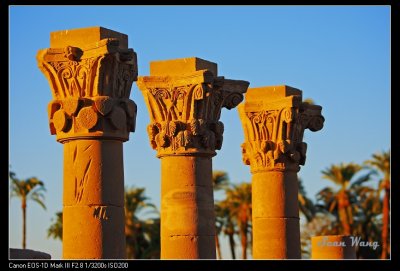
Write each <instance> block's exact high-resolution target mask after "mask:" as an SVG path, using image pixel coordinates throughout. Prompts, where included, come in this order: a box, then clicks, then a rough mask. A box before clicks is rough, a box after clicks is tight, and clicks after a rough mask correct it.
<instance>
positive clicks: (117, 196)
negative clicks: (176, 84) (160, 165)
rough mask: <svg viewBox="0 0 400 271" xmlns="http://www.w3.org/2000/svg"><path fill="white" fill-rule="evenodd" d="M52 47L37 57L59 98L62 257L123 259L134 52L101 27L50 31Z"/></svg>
mask: <svg viewBox="0 0 400 271" xmlns="http://www.w3.org/2000/svg"><path fill="white" fill-rule="evenodd" d="M50 46H51V48H48V49H42V50H39V52H38V54H37V56H36V58H37V61H38V66H39V69H40V70H41V71H42V72H43V74H44V75H45V76H46V78H47V79H48V82H49V84H50V89H51V91H52V96H53V100H52V101H51V102H50V103H49V105H48V116H49V128H50V133H51V134H52V135H56V138H57V141H58V142H60V143H62V144H64V193H63V258H64V259H123V258H125V257H126V253H125V228H124V226H125V218H124V216H125V213H124V168H123V159H122V158H123V157H122V143H123V142H125V141H127V140H128V139H129V133H130V132H133V131H134V130H135V119H136V112H137V110H136V104H135V103H134V102H133V101H131V100H129V95H130V91H131V86H132V83H133V81H135V80H136V78H137V64H136V53H135V52H134V51H133V50H132V49H129V48H128V37H127V36H126V35H125V34H122V33H119V32H115V31H112V30H109V29H106V28H103V27H90V28H80V29H70V30H62V31H57V32H52V33H51V35H50Z"/></svg>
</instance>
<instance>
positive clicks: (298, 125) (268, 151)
mask: <svg viewBox="0 0 400 271" xmlns="http://www.w3.org/2000/svg"><path fill="white" fill-rule="evenodd" d="M238 109H239V110H238V111H239V115H240V119H241V121H242V126H243V130H244V138H245V142H244V143H243V144H242V154H243V162H244V163H245V164H246V165H250V170H251V173H252V207H253V211H252V213H253V214H252V215H253V258H254V259H299V258H301V248H300V226H299V207H298V199H297V198H298V196H297V193H298V183H297V182H298V180H297V172H298V171H299V170H300V167H299V165H304V163H305V160H306V150H307V144H306V143H305V142H303V133H304V130H305V129H307V128H308V129H310V130H311V131H318V130H320V129H322V127H323V123H324V118H323V116H322V115H321V110H322V107H321V106H318V105H311V104H309V103H306V102H302V92H301V91H300V90H298V89H295V88H292V87H288V86H270V87H260V88H250V89H249V90H248V92H247V93H246V96H245V103H243V104H241V105H240V106H239V107H238Z"/></svg>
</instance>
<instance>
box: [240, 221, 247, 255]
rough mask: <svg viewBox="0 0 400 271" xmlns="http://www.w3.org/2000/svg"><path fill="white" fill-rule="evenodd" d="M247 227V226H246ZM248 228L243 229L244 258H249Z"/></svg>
mask: <svg viewBox="0 0 400 271" xmlns="http://www.w3.org/2000/svg"><path fill="white" fill-rule="evenodd" d="M246 228H247V226H246ZM246 228H244V229H242V231H241V232H242V239H241V241H242V259H244V260H245V259H247V230H246Z"/></svg>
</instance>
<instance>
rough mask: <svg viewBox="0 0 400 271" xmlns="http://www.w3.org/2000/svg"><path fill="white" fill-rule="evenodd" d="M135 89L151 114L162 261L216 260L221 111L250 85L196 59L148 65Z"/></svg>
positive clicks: (233, 104)
mask: <svg viewBox="0 0 400 271" xmlns="http://www.w3.org/2000/svg"><path fill="white" fill-rule="evenodd" d="M137 84H138V86H139V89H140V90H141V92H142V94H143V97H144V99H145V102H146V105H147V109H148V111H149V114H150V124H149V125H148V134H149V139H150V145H151V147H152V148H153V149H154V150H156V151H157V157H158V158H160V160H161V258H162V259H215V258H216V249H215V214H214V197H213V185H212V157H213V156H215V155H216V152H215V150H219V149H221V147H222V139H223V131H224V125H223V123H222V122H220V121H219V118H220V114H221V109H222V107H226V108H228V109H231V108H234V107H236V106H237V105H238V104H239V103H240V102H241V101H242V100H243V93H244V92H246V90H247V87H248V85H249V83H248V82H246V81H237V80H228V79H225V78H224V77H221V76H218V75H217V64H215V63H212V62H209V61H206V60H202V59H200V58H183V59H175V60H167V61H155V62H151V63H150V76H143V77H139V78H138V81H137Z"/></svg>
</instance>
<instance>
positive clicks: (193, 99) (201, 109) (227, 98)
mask: <svg viewBox="0 0 400 271" xmlns="http://www.w3.org/2000/svg"><path fill="white" fill-rule="evenodd" d="M184 60H185V61H187V62H188V63H190V65H189V64H187V63H186V62H185V61H184ZM184 60H182V59H178V60H168V61H161V62H160V63H159V62H152V67H153V69H152V70H156V75H153V74H151V75H150V76H143V77H139V78H138V82H137V84H138V86H139V89H140V90H141V91H142V94H143V96H144V99H145V102H146V105H147V108H148V111H149V114H150V121H151V122H150V124H149V125H148V129H147V132H148V134H149V139H150V145H151V146H152V148H153V149H155V150H157V152H158V156H159V157H162V156H165V155H176V154H182V155H193V154H196V155H206V156H210V155H211V156H214V155H215V154H216V153H215V150H219V149H221V147H222V141H223V132H224V125H223V123H222V122H220V121H219V118H220V115H221V109H222V107H226V108H228V109H231V108H233V107H236V106H237V105H238V104H239V103H240V102H241V101H242V100H243V93H245V92H246V90H247V87H248V85H249V83H248V82H246V81H239V80H227V79H225V78H224V77H222V76H219V77H218V76H216V75H214V72H215V73H216V64H215V63H212V62H208V61H205V60H200V59H198V58H188V59H184ZM176 63H178V64H179V65H177V64H176ZM199 63H200V64H199ZM180 64H182V65H180ZM186 64H187V65H186ZM205 67H209V68H210V69H212V70H209V69H203V68H205ZM168 69H170V70H172V71H173V72H172V74H171V75H165V74H166V73H167V71H168ZM213 69H215V71H214V70H213ZM178 71H179V72H181V74H176V73H177V72H178ZM159 74H163V75H162V76H161V75H159Z"/></svg>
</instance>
